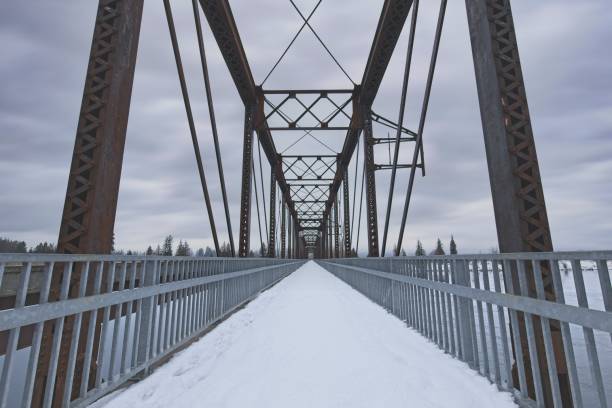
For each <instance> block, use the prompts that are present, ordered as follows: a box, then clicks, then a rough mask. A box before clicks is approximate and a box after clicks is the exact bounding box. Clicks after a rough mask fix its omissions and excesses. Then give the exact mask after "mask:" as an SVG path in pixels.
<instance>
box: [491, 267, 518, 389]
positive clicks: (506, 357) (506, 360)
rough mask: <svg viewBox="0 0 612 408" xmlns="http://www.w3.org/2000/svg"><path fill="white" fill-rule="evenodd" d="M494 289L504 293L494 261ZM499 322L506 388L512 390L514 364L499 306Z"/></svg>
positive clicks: (503, 316)
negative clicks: (511, 360) (511, 361)
mask: <svg viewBox="0 0 612 408" xmlns="http://www.w3.org/2000/svg"><path fill="white" fill-rule="evenodd" d="M493 287H494V289H495V292H497V293H502V290H501V284H500V279H499V265H498V263H497V261H493ZM497 320H498V321H499V332H500V336H501V342H502V352H503V354H504V369H505V373H506V381H507V386H506V388H507V389H510V390H511V389H512V388H513V387H514V385H513V384H514V381H513V379H512V364H511V363H510V359H511V355H510V349H509V347H508V334H507V331H506V316H505V315H504V308H503V307H502V306H497Z"/></svg>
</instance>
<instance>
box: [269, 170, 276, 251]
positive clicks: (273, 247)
mask: <svg viewBox="0 0 612 408" xmlns="http://www.w3.org/2000/svg"><path fill="white" fill-rule="evenodd" d="M269 234H270V236H269V238H268V256H269V257H270V258H274V257H275V256H276V253H275V251H276V168H275V167H272V169H271V171H270V230H269Z"/></svg>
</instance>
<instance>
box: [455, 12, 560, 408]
mask: <svg viewBox="0 0 612 408" xmlns="http://www.w3.org/2000/svg"><path fill="white" fill-rule="evenodd" d="M466 6H467V11H468V13H467V14H468V23H469V27H470V37H471V43H472V53H473V57H474V66H475V71H476V82H477V87H478V95H479V100H480V111H481V118H482V125H483V131H484V139H485V148H486V154H487V163H488V167H489V179H490V183H491V192H492V196H493V208H494V211H495V221H496V225H497V236H498V241H499V249H500V251H501V252H523V251H535V252H540V251H546V252H549V251H552V250H553V246H552V240H551V234H550V228H549V225H548V217H547V213H546V204H545V201H544V192H543V189H542V182H541V178H540V171H539V165H538V159H537V155H536V149H535V142H534V138H533V130H532V127H531V119H530V115H529V108H528V105H527V96H526V92H525V84H524V81H523V74H522V70H521V63H520V58H519V52H518V45H517V41H516V34H515V30H514V22H513V17H512V11H511V8H510V2H509V1H508V0H467V1H466ZM541 273H542V278H543V284H544V291H545V294H546V298H547V299H550V300H554V299H555V292H554V288H553V282H552V276H551V273H550V270H549V269H548V268H546V267H542V268H541ZM529 283H530V290H531V291H535V283H534V282H533V279H532V280H530V282H529ZM515 285H516V286H517V287H518V283H517V282H515ZM518 323H519V324H518V331H519V333H520V337H521V343H522V344H523V345H524V346H527V343H528V336H527V332H526V329H525V319H524V317H523V316H522V314H519V318H518ZM535 328H536V332H537V333H536V337H537V338H538V342H537V347H538V350H540V351H542V350H543V348H544V344H543V343H542V341H541V338H542V337H541V332H540V331H541V325H540V324H539V322H536V324H535ZM514 329H515V330H516V329H517V327H514ZM550 329H551V332H552V339H553V345H554V349H555V355H556V358H557V361H559V362H563V361H565V359H564V351H563V346H562V341H561V335H560V327H559V324H558V322H556V321H551V324H550ZM539 355H540V356H542V355H543V353H539ZM524 356H525V362H524V363H525V365H527V366H530V361H529V357H528V353H525V355H524ZM540 360H541V361H539V365H540V367H541V378H542V382H543V384H544V388H545V394H546V396H547V403H551V404H552V400H551V388H550V386H551V383H550V380H549V379H548V374H547V362H546V360H545V359H544V358H541V359H540ZM557 368H558V377H559V382H560V384H561V389H562V390H564V395H563V400H564V404H565V406H571V404H572V400H571V395H570V394H569V391H568V390H569V389H570V387H568V386H567V384H568V375H567V368H566V367H565V366H564V364H560V365H559V367H557ZM515 372H516V370H515ZM527 372H529V373H531V370H527ZM528 389H529V393H530V395H531V396H532V397H533V396H534V387H533V378H529V379H528Z"/></svg>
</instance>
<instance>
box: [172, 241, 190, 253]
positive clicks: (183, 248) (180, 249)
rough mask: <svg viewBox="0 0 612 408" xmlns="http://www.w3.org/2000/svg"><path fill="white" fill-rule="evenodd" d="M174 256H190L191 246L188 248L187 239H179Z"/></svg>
mask: <svg viewBox="0 0 612 408" xmlns="http://www.w3.org/2000/svg"><path fill="white" fill-rule="evenodd" d="M175 255H176V256H191V248H189V244H188V243H187V241H179V244H178V246H177V247H176V253H175Z"/></svg>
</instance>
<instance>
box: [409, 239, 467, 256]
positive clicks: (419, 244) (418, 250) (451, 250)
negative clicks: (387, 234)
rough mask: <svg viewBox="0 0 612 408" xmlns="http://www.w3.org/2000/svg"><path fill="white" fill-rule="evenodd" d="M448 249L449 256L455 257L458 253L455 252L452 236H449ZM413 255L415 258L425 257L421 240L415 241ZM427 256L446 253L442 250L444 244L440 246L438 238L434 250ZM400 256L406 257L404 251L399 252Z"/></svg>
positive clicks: (455, 244)
mask: <svg viewBox="0 0 612 408" xmlns="http://www.w3.org/2000/svg"><path fill="white" fill-rule="evenodd" d="M448 247H449V254H450V255H456V254H457V253H458V252H457V243H456V242H455V237H454V236H452V235H451V239H450V242H449V244H448ZM414 255H415V256H425V255H427V251H426V250H425V248H424V247H423V243H422V242H421V240H417V244H416V250H415V251H414ZM429 255H446V251H445V250H444V244H442V240H440V238H438V240H437V241H436V247H435V249H434V250H433V251H431V252H430V253H429ZM400 256H407V255H406V251H404V249H403V248H402V250H401V251H400Z"/></svg>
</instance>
